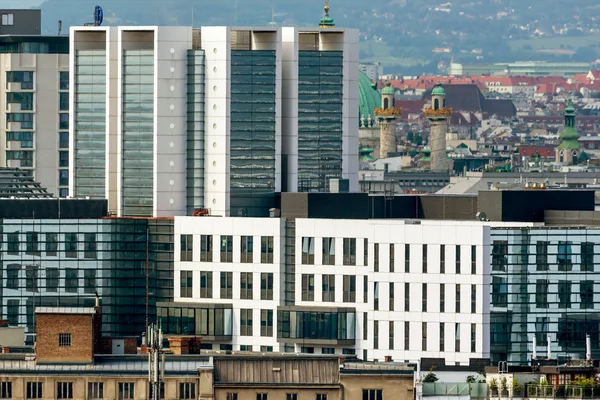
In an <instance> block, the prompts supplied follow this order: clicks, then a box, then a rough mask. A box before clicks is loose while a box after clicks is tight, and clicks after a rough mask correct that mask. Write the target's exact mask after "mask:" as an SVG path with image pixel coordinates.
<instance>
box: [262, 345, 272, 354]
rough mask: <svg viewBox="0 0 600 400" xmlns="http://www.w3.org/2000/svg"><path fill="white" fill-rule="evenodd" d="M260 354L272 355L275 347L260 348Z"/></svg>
mask: <svg viewBox="0 0 600 400" xmlns="http://www.w3.org/2000/svg"><path fill="white" fill-rule="evenodd" d="M260 352H261V353H272V352H273V346H260Z"/></svg>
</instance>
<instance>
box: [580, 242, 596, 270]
mask: <svg viewBox="0 0 600 400" xmlns="http://www.w3.org/2000/svg"><path fill="white" fill-rule="evenodd" d="M593 270H594V243H590V242H586V243H581V271H585V272H591V271H593Z"/></svg>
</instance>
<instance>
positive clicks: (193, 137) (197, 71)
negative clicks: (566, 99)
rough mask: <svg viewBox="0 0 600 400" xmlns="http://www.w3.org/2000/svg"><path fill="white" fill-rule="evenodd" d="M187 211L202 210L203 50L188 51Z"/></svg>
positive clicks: (204, 63) (204, 65) (189, 213)
mask: <svg viewBox="0 0 600 400" xmlns="http://www.w3.org/2000/svg"><path fill="white" fill-rule="evenodd" d="M187 68H188V75H187V79H188V86H187V88H188V89H187V96H188V101H187V207H188V215H192V212H193V211H194V209H198V208H202V207H204V96H205V93H206V92H205V86H204V79H205V72H204V71H205V69H206V58H205V55H204V50H189V51H188V64H187Z"/></svg>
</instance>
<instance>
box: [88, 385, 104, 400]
mask: <svg viewBox="0 0 600 400" xmlns="http://www.w3.org/2000/svg"><path fill="white" fill-rule="evenodd" d="M103 398H104V383H103V382H88V399H89V400H98V399H103Z"/></svg>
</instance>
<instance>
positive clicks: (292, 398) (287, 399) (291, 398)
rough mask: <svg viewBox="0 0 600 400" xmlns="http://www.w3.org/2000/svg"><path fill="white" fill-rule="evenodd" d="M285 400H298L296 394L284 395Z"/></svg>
mask: <svg viewBox="0 0 600 400" xmlns="http://www.w3.org/2000/svg"><path fill="white" fill-rule="evenodd" d="M285 400H298V393H286V395H285Z"/></svg>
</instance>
